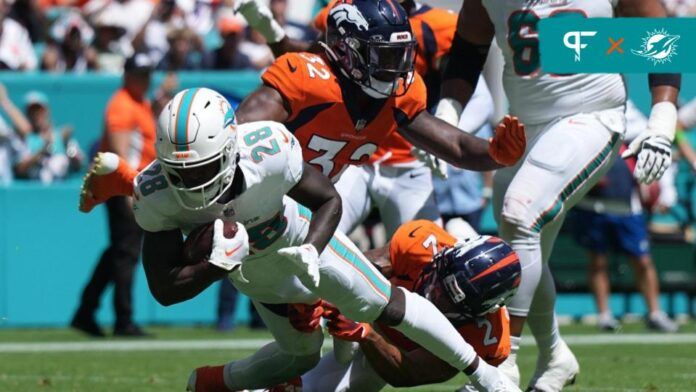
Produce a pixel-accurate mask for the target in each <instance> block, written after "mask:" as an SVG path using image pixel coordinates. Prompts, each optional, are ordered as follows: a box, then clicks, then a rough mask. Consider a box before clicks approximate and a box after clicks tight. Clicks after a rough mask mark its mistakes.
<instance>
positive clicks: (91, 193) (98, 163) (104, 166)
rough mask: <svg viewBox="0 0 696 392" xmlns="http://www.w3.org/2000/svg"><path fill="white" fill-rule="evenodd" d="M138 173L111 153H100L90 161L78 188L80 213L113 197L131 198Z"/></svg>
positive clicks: (88, 210) (90, 209)
mask: <svg viewBox="0 0 696 392" xmlns="http://www.w3.org/2000/svg"><path fill="white" fill-rule="evenodd" d="M137 174H138V172H137V171H136V170H134V169H132V168H131V167H130V166H129V165H128V163H127V162H126V161H125V160H124V159H123V158H121V157H119V156H118V155H116V154H114V153H112V152H100V153H97V155H96V156H95V157H94V159H93V160H92V165H91V166H90V169H89V171H87V174H85V177H84V179H83V180H82V187H81V188H80V206H79V208H80V211H82V212H90V211H92V209H93V208H94V207H96V206H97V205H99V204H101V203H104V202H105V201H107V200H109V199H110V198H112V197H114V196H132V195H133V180H134V179H135V176H136V175H137Z"/></svg>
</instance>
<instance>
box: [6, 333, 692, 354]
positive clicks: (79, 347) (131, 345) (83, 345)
mask: <svg viewBox="0 0 696 392" xmlns="http://www.w3.org/2000/svg"><path fill="white" fill-rule="evenodd" d="M563 339H565V341H566V342H567V343H568V344H569V345H571V346H598V345H627V344H646V345H656V344H688V343H696V334H693V333H690V334H672V335H658V334H626V335H619V334H615V335H611V334H609V335H565V336H563ZM270 342H271V339H226V340H222V339H211V340H128V341H109V342H94V341H89V342H38V343H34V342H26V343H0V353H46V352H83V351H176V350H256V349H259V348H261V347H262V346H264V345H266V344H268V343H270ZM328 342H330V340H328V339H327V343H328ZM325 344H326V343H325ZM533 344H534V340H533V339H532V338H524V339H523V340H522V345H523V346H531V345H533Z"/></svg>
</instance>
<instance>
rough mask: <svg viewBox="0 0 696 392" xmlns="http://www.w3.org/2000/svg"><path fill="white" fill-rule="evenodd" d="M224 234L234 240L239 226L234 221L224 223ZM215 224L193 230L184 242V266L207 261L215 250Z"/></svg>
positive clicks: (211, 223)
mask: <svg viewBox="0 0 696 392" xmlns="http://www.w3.org/2000/svg"><path fill="white" fill-rule="evenodd" d="M223 223H224V230H223V232H224V234H225V237H227V238H234V236H235V235H236V234H237V224H236V223H235V222H232V221H223ZM214 226H215V222H214V221H213V222H210V223H206V224H203V225H200V226H198V227H196V228H195V229H193V231H191V232H190V233H189V235H188V237H186V241H185V242H184V257H183V264H184V265H193V264H198V263H200V262H203V261H206V260H207V259H208V257H209V256H210V252H211V251H212V249H213V229H214Z"/></svg>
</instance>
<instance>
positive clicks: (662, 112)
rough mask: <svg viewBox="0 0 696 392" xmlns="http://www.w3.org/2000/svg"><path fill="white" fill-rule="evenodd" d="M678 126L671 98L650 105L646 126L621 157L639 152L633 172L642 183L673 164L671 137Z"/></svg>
mask: <svg viewBox="0 0 696 392" xmlns="http://www.w3.org/2000/svg"><path fill="white" fill-rule="evenodd" d="M676 128H677V108H676V107H675V106H674V104H673V103H672V102H658V103H656V104H655V105H653V107H652V110H651V111H650V118H648V127H647V129H646V130H645V131H644V132H643V133H641V134H640V136H638V137H637V138H636V139H634V140H633V141H632V142H631V144H629V145H628V149H626V151H624V153H623V154H621V157H622V158H628V157H630V156H633V155H637V156H638V161H637V162H636V168H635V170H634V171H633V176H634V177H635V178H636V180H638V182H641V183H643V184H650V183H651V182H653V181H655V180H657V179H659V178H660V177H662V175H663V174H664V173H665V171H666V170H667V168H668V167H669V166H670V165H671V164H672V141H674V134H675V132H676Z"/></svg>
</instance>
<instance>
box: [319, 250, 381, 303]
mask: <svg viewBox="0 0 696 392" xmlns="http://www.w3.org/2000/svg"><path fill="white" fill-rule="evenodd" d="M329 247H330V248H331V249H332V250H333V251H334V252H336V254H337V255H339V256H340V257H342V258H343V259H345V260H346V261H348V262H349V263H351V264H353V265H354V266H355V267H356V268H357V269H358V270H359V271H360V272H361V273H362V274H363V275H364V276H365V277H366V278H367V279H368V280H369V281H370V283H371V285H372V287H374V288H375V290H377V291H378V292H379V294H381V295H382V296H383V297H385V298H386V299H389V297H391V284H390V283H389V281H387V280H386V279H385V278H384V277H383V276H381V275H379V272H376V271H375V270H374V269H373V268H370V267H369V266H368V265H367V263H369V261H367V260H364V259H362V258H361V257H360V256H358V255H356V254H355V253H354V252H352V251H351V250H350V249H348V248H347V247H346V246H344V245H343V244H342V243H341V241H339V240H338V239H336V237H331V241H329Z"/></svg>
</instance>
